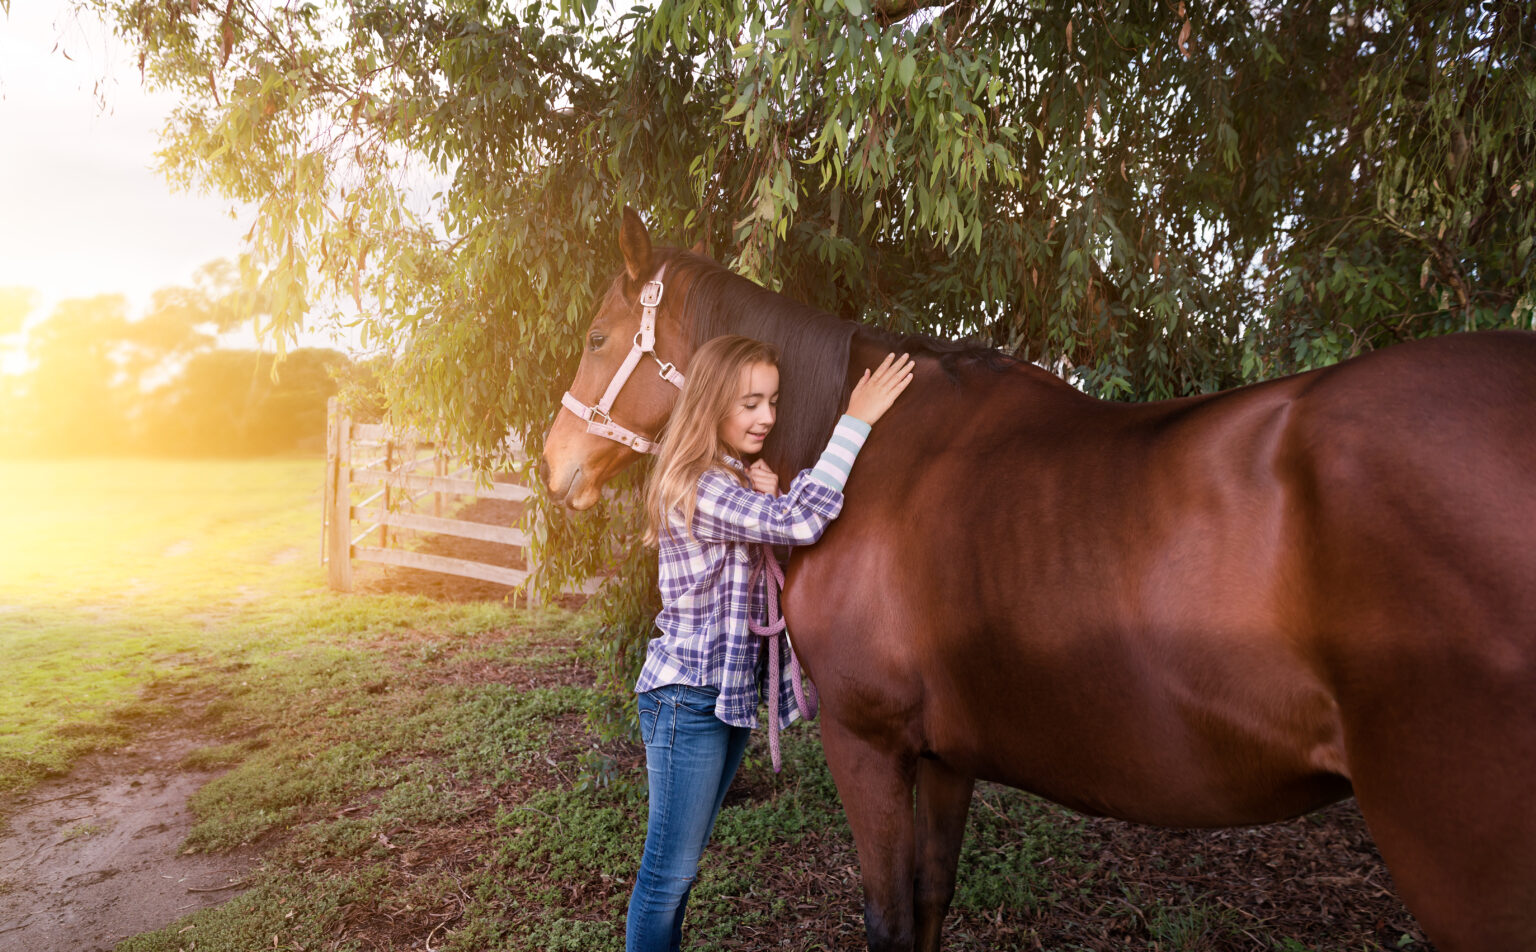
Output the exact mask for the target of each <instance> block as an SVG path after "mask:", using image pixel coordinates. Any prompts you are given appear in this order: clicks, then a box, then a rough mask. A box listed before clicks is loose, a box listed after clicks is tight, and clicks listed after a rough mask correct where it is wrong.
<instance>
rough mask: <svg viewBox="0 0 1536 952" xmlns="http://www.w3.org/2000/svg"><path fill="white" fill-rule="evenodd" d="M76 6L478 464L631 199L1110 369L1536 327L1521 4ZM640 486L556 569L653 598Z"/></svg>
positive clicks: (263, 251)
mask: <svg viewBox="0 0 1536 952" xmlns="http://www.w3.org/2000/svg"><path fill="white" fill-rule="evenodd" d="M85 2H88V3H89V4H91V5H93V6H95V7H97V8H99V9H101V10H103V11H104V12H105V13H107V14H108V15H109V16H110V17H111V18H112V20H113V22H115V23H116V24H117V26H118V28H119V29H120V30H121V31H122V33H123V34H124V35H126V36H127V37H129V38H130V39H131V40H132V41H133V42H134V43H136V44H137V47H138V48H139V49H140V50H141V59H140V62H141V66H142V68H143V71H144V75H145V77H146V79H147V81H148V82H150V83H151V84H154V85H157V86H162V87H167V88H171V89H174V90H176V91H177V92H178V93H179V97H180V102H181V107H180V109H179V110H178V111H177V112H176V114H175V115H174V116H173V117H172V119H171V120H170V123H169V125H168V127H167V129H166V132H165V138H164V150H163V152H162V158H163V160H164V166H165V168H166V170H167V171H168V173H169V174H170V175H171V176H173V177H174V178H176V179H179V180H181V181H184V182H186V183H189V184H193V185H197V186H201V187H206V188H212V189H215V190H217V191H219V192H221V193H223V194H225V195H228V196H229V197H231V198H232V199H238V200H241V201H248V202H253V203H255V204H256V205H257V207H258V209H259V210H258V213H257V217H256V220H255V222H254V224H253V228H252V233H251V239H250V241H251V249H250V250H251V252H252V257H251V259H250V260H251V267H252V273H251V278H252V280H259V281H260V282H262V284H263V286H264V289H265V291H266V297H265V299H266V300H267V301H269V302H270V304H271V313H272V315H273V316H272V319H271V326H270V330H271V331H272V332H273V333H274V334H276V335H277V336H278V337H280V338H281V337H284V336H291V335H292V333H293V332H294V331H295V330H296V329H297V328H298V327H300V326H301V325H302V324H304V323H305V322H311V323H313V322H324V321H348V320H351V321H357V322H360V323H361V325H362V329H363V333H364V336H365V340H367V341H368V342H370V343H371V344H373V345H376V346H377V347H378V348H379V349H381V350H382V351H384V352H386V353H388V354H390V355H391V356H392V358H393V360H394V364H393V371H392V373H390V374H388V375H387V380H386V383H387V385H388V388H389V391H390V394H391V401H392V405H393V406H394V408H395V412H396V413H397V414H401V415H409V416H411V417H413V418H415V420H416V421H417V422H426V423H432V424H436V425H438V426H440V427H442V428H443V429H445V430H447V431H448V432H450V433H452V434H454V435H456V436H457V437H458V438H459V439H461V440H462V441H464V442H465V443H466V444H468V445H470V446H473V447H477V448H479V450H480V451H481V452H482V454H483V457H484V459H485V461H486V462H487V464H493V463H494V462H496V459H497V456H498V454H499V453H501V452H502V449H501V447H502V446H503V445H504V444H503V443H502V437H503V435H504V434H505V433H506V432H507V431H508V430H509V429H510V430H512V431H515V432H517V433H520V434H522V435H523V436H524V437H525V438H526V439H527V441H528V443H529V445H530V447H531V448H532V449H534V450H537V441H538V438H539V436H540V435H541V434H542V433H543V431H544V429H545V427H546V425H547V423H548V421H549V420H550V418H551V416H552V415H553V414H554V413H555V412H557V407H558V397H559V393H560V392H561V390H562V388H563V384H564V382H565V381H566V380H567V379H568V376H569V374H570V372H571V370H572V368H573V367H574V362H575V358H576V355H577V353H578V348H579V346H580V330H581V328H582V325H583V323H584V319H585V316H586V315H587V313H588V311H589V309H590V308H591V307H592V305H593V303H594V301H593V298H594V294H595V292H596V289H597V288H599V287H600V286H601V284H602V282H603V281H604V280H605V279H606V278H607V276H608V275H609V274H611V273H612V271H613V270H614V269H615V268H616V267H617V255H616V249H615V241H614V236H615V235H616V234H617V223H618V216H619V212H620V210H621V209H622V207H623V206H624V205H626V204H629V205H632V206H634V207H636V208H639V209H642V210H643V211H644V212H645V213H646V214H647V216H648V217H649V221H650V224H651V229H652V231H653V233H659V234H662V235H670V236H672V238H673V239H674V240H675V241H676V242H677V243H680V244H689V245H692V244H695V243H702V244H703V246H704V247H705V249H706V250H707V251H709V252H710V253H712V254H713V255H714V256H715V257H716V258H718V259H719V260H721V261H722V262H724V263H726V264H728V265H730V266H731V267H733V268H735V269H737V270H739V271H741V272H743V273H745V274H747V275H749V276H751V277H753V278H755V279H756V280H758V281H761V282H763V283H765V284H767V285H770V286H773V287H775V288H778V289H780V290H783V291H785V292H787V293H789V294H791V295H793V296H796V297H799V298H801V299H804V300H807V301H809V302H811V303H813V304H816V305H817V306H819V307H822V308H824V309H826V310H829V311H831V312H834V313H836V314H840V315H843V316H846V317H849V318H854V319H858V320H864V321H870V322H873V323H877V324H880V325H884V326H886V327H888V328H891V329H895V330H902V331H919V332H927V333H933V334H939V335H944V336H959V335H970V336H973V337H975V338H977V339H979V340H982V341H985V342H989V343H992V344H995V345H997V346H1000V347H1004V348H1007V349H1009V350H1011V351H1014V352H1016V353H1019V354H1020V355H1022V356H1024V357H1027V358H1028V359H1031V360H1035V361H1038V362H1040V363H1042V364H1044V365H1046V366H1049V367H1052V368H1053V369H1056V370H1057V371H1059V372H1061V373H1064V374H1066V375H1068V376H1070V377H1071V378H1072V379H1074V380H1075V381H1076V382H1078V383H1079V384H1080V385H1081V386H1083V387H1085V388H1086V389H1088V390H1090V391H1092V392H1095V393H1099V394H1102V395H1105V396H1110V397H1120V398H1149V397H1167V396H1174V395H1178V394H1183V393H1190V392H1197V391H1204V390H1211V389H1215V388H1220V387H1225V386H1229V385H1233V384H1237V383H1241V382H1244V381H1251V380H1255V379H1259V378H1262V377H1265V376H1269V375H1273V374H1277V373H1283V372H1288V371H1291V370H1297V369H1305V368H1308V367H1313V366H1318V365H1321V364H1325V363H1328V362H1331V361H1334V360H1337V359H1339V358H1341V357H1344V356H1347V355H1350V354H1354V353H1358V352H1360V351H1363V350H1367V349H1371V348H1374V347H1380V346H1382V345H1384V344H1388V343H1391V342H1393V341H1397V340H1402V339H1405V338H1411V337H1417V336H1423V335H1428V334H1436V333H1442V332H1446V331H1450V330H1456V329H1463V328H1480V327H1493V326H1530V324H1531V315H1532V309H1533V294H1532V285H1533V276H1532V265H1533V260H1536V256H1533V253H1532V235H1533V233H1536V202H1533V193H1536V174H1533V170H1532V163H1531V160H1530V156H1531V155H1533V154H1536V133H1533V130H1536V27H1533V22H1532V18H1531V17H1530V16H1529V13H1528V10H1527V9H1526V7H1525V5H1524V4H1523V3H1520V2H1514V0H1491V2H1487V3H1479V4H1471V3H1466V2H1438V3H1437V2H1425V3H1407V2H1405V0H1360V2H1350V0H1338V2H1332V3H1308V4H1297V3H1284V2H1280V0H1269V2H1252V0H1241V2H1215V3H1204V4H1189V5H1187V6H1186V4H1185V2H1182V0H1159V2H1144V0H1118V2H1093V3H1089V2H1049V0H1023V2H1002V0H951V2H948V3H937V2H928V0H810V2H796V3H791V4H782V5H771V6H770V5H761V4H746V3H743V2H740V0H661V2H659V3H656V4H654V5H650V6H644V7H635V8H633V9H616V8H612V7H608V6H604V5H600V4H599V3H597V2H596V0H564V2H561V3H543V2H529V3H508V2H501V0H346V2H341V0H308V2H289V3H272V2H262V0H85ZM629 498H630V497H629V496H627V495H625V494H623V493H621V494H620V495H619V497H617V498H616V499H615V500H614V501H613V503H612V504H611V505H609V506H607V507H606V508H604V509H603V510H602V511H600V512H598V513H596V514H594V515H592V516H589V517H584V518H583V519H581V520H579V521H576V520H571V521H567V520H564V519H562V518H560V517H559V516H558V514H554V513H547V514H546V515H548V516H550V518H548V519H547V520H541V521H540V522H539V523H538V524H539V525H547V526H548V527H549V528H548V529H547V530H541V531H547V532H548V533H549V536H548V538H547V539H546V540H545V541H546V542H547V543H548V547H549V549H550V551H551V554H553V555H555V556H557V557H556V558H554V559H553V560H551V561H547V562H546V563H545V564H546V565H547V566H549V567H550V574H549V575H548V577H547V578H546V581H547V582H549V583H551V584H553V583H554V582H556V581H558V578H557V576H560V575H569V576H572V577H579V576H582V575H585V574H588V573H590V572H593V571H595V570H597V569H599V568H601V567H604V566H610V565H613V564H622V565H624V566H626V567H627V569H628V572H627V575H628V577H630V578H633V579H635V580H636V581H635V582H634V583H633V584H632V585H631V586H629V587H627V588H621V589H617V590H615V592H614V594H613V595H612V598H611V604H612V607H613V608H614V609H615V617H616V618H620V619H631V620H634V619H640V618H643V617H644V610H645V598H646V596H645V595H644V594H643V593H644V592H646V590H647V581H648V579H649V578H650V574H649V573H650V570H649V568H648V562H649V559H648V558H647V557H646V555H645V553H644V552H643V551H641V550H639V547H638V546H637V545H636V543H635V541H634V536H633V528H634V526H635V513H634V512H633V509H632V506H631V505H629V504H628V500H629ZM616 630H618V629H616ZM623 630H625V631H629V632H630V637H631V638H634V637H638V634H637V633H639V632H642V631H643V627H641V626H625V627H624V628H623ZM624 664H625V662H621V663H620V664H619V667H620V668H623V667H624Z"/></svg>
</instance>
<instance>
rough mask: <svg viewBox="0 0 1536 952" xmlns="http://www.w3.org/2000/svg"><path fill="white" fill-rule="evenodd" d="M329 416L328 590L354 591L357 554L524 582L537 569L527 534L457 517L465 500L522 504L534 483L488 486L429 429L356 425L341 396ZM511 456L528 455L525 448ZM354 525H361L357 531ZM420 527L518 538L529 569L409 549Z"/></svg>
mask: <svg viewBox="0 0 1536 952" xmlns="http://www.w3.org/2000/svg"><path fill="white" fill-rule="evenodd" d="M327 421H328V422H327V432H326V469H325V514H324V517H323V531H324V537H325V545H324V559H325V561H326V562H327V563H328V565H329V572H328V578H329V581H330V586H331V588H333V589H336V590H338V591H343V592H350V591H351V590H352V563H353V562H354V561H357V562H378V563H382V564H385V565H400V566H406V567H408V568H414V569H426V570H428V571H431V572H441V573H444V574H447V575H457V576H462V577H466V578H474V579H480V580H482V581H486V582H496V583H499V584H501V585H508V586H512V587H522V586H525V585H526V583H527V581H528V577H529V575H530V574H532V572H533V570H534V565H533V562H532V552H531V549H530V546H529V544H528V536H527V535H526V533H524V532H523V530H521V529H517V528H514V527H512V526H509V525H490V524H487V523H483V522H472V521H469V520H466V519H460V518H454V516H453V512H454V510H456V509H457V508H458V504H459V503H460V502H461V501H463V500H465V499H468V498H479V499H503V500H507V501H509V502H523V501H525V500H527V499H528V497H529V496H531V495H532V494H533V490H531V489H529V488H528V487H527V486H524V485H520V484H518V483H511V482H497V483H492V484H491V485H489V486H485V485H481V484H479V483H478V482H476V480H475V479H474V477H473V470H472V468H471V466H470V465H469V463H468V462H467V461H466V460H464V459H463V458H462V457H458V456H455V455H453V454H452V453H450V452H449V451H447V450H446V449H444V448H443V446H442V445H441V443H439V442H438V441H436V440H434V439H432V438H431V437H430V436H428V435H426V434H422V433H416V432H412V431H408V430H396V429H394V428H392V427H390V426H389V425H387V424H382V423H354V422H352V420H351V418H350V416H348V415H347V413H346V411H345V410H343V409H341V408H340V406H339V404H338V403H337V400H336V398H335V397H332V398H331V400H330V402H329V404H328V416H327ZM513 455H514V459H517V460H520V461H521V462H523V463H526V462H527V457H526V456H524V455H523V453H522V448H521V447H520V446H519V447H516V448H515V449H514V454H513ZM363 494H366V495H363ZM357 495H363V498H361V499H357V498H355V496H357ZM356 525H360V526H362V527H363V528H362V529H360V530H355V529H354V526H356ZM415 533H426V534H433V535H448V536H456V537H459V538H465V539H479V540H482V541H486V542H499V543H502V544H504V545H508V546H515V547H517V548H520V549H522V551H523V559H524V566H525V567H524V568H521V569H517V568H511V567H508V566H505V565H489V564H486V563H483V562H475V561H471V560H468V559H461V558H453V557H450V556H444V555H432V554H428V553H425V552H416V551H412V550H411V549H408V548H405V547H404V546H403V545H402V542H404V541H405V540H406V539H409V538H411V536H412V534H415ZM370 537H373V538H371V539H370ZM600 582H601V579H594V580H592V581H590V582H588V583H587V584H586V585H584V586H582V589H581V591H582V592H585V593H587V594H590V593H591V592H593V591H595V590H596V587H597V584H599V583H600ZM525 595H526V589H525Z"/></svg>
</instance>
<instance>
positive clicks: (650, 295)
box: [640, 281, 662, 307]
mask: <svg viewBox="0 0 1536 952" xmlns="http://www.w3.org/2000/svg"><path fill="white" fill-rule="evenodd" d="M661 290H662V288H661V282H660V281H647V282H645V287H643V288H641V289H640V306H641V307H656V306H657V305H658V304H660V303H661Z"/></svg>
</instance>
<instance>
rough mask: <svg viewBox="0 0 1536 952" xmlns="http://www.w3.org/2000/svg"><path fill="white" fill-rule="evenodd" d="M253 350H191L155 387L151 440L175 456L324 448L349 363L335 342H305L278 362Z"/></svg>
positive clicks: (162, 451) (148, 432)
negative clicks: (339, 377) (329, 414)
mask: <svg viewBox="0 0 1536 952" xmlns="http://www.w3.org/2000/svg"><path fill="white" fill-rule="evenodd" d="M274 359H275V357H274V355H273V354H271V353H261V352H258V351H253V350H227V349H220V350H209V351H205V352H203V353H199V354H197V355H195V356H193V357H192V358H191V359H190V360H189V361H188V362H187V364H186V367H185V368H184V369H183V370H182V372H181V373H180V374H179V375H178V376H177V377H176V379H175V380H174V381H173V382H172V383H171V384H169V385H167V386H166V387H164V388H162V389H161V391H159V392H158V393H157V394H156V395H155V401H154V404H153V409H152V410H151V411H150V412H149V413H148V414H147V416H148V419H149V425H148V426H147V427H146V434H145V435H146V445H147V448H148V449H149V450H150V451H152V452H154V453H158V454H169V455H177V456H261V455H270V454H273V453H293V452H308V453H314V452H323V451H324V449H325V426H326V423H325V405H326V400H327V399H328V398H329V397H331V396H332V395H334V394H335V393H336V382H335V379H334V375H335V373H336V372H337V371H338V370H339V369H340V368H344V367H346V366H347V365H349V364H350V360H349V359H348V358H347V356H346V355H345V354H342V353H340V352H338V351H334V350H325V349H316V348H300V349H297V350H294V351H291V352H290V353H289V354H288V355H287V357H286V359H284V360H283V361H282V362H281V363H280V364H278V365H277V372H276V374H275V376H274V373H273V364H274Z"/></svg>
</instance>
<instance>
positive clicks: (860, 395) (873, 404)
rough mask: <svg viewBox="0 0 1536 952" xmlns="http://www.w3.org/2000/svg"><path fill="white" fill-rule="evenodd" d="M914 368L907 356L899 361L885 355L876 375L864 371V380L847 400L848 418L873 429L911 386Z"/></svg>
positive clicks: (855, 387)
mask: <svg viewBox="0 0 1536 952" xmlns="http://www.w3.org/2000/svg"><path fill="white" fill-rule="evenodd" d="M913 366H914V364H913V362H912V358H911V357H909V356H907V355H906V354H902V355H901V356H900V357H897V356H896V355H895V354H886V355H885V360H883V361H881V363H880V366H879V367H876V368H875V369H874V371H873V372H871V371H868V370H866V371H864V376H863V377H861V378H860V379H859V382H858V383H857V384H856V385H855V386H854V388H853V393H852V395H850V396H849V397H848V415H849V416H851V417H853V418H854V419H856V420H863V421H864V422H865V423H868V424H869V425H870V426H874V425H875V421H877V420H879V419H880V418H881V417H882V416H884V415H885V411H887V410H889V409H890V408H891V404H892V403H895V402H896V398H897V397H899V396H901V392H902V391H903V390H905V389H907V384H909V383H911V382H912V368H913Z"/></svg>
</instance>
